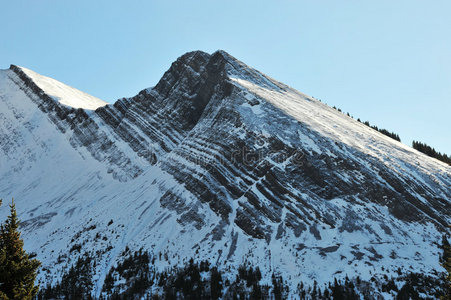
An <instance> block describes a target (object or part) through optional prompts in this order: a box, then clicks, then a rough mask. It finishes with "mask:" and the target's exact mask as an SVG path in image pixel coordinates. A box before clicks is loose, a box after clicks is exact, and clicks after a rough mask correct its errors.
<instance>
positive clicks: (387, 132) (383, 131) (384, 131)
mask: <svg viewBox="0 0 451 300" xmlns="http://www.w3.org/2000/svg"><path fill="white" fill-rule="evenodd" d="M333 108H334V109H336V110H338V111H339V112H341V109H339V108H336V107H335V106H334V107H333ZM346 115H347V116H348V117H350V118H352V116H351V115H350V114H349V113H346ZM357 121H358V122H360V123H362V121H361V120H360V118H357ZM363 124H365V125H366V126H368V127H371V128H373V129H374V130H377V131H379V132H380V133H382V134H384V135H386V136H388V137H391V138H392V139H394V140H397V141H398V142H400V141H401V138H400V137H399V135H398V134H396V133H394V132H390V131H388V130H387V129H383V128H378V127H377V126H375V125H370V122H368V121H365V122H363Z"/></svg>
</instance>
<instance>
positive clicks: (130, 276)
mask: <svg viewBox="0 0 451 300" xmlns="http://www.w3.org/2000/svg"><path fill="white" fill-rule="evenodd" d="M126 255H127V256H126ZM122 256H126V257H125V259H124V260H123V261H122V262H121V263H119V264H118V265H117V267H113V268H111V270H110V271H109V272H108V274H107V275H106V277H105V281H104V284H103V289H102V292H104V293H105V294H106V295H107V297H110V299H134V298H140V297H141V296H143V295H144V294H145V292H146V291H147V289H149V287H151V286H152V285H153V284H154V281H153V279H154V275H155V274H154V272H153V270H152V269H151V268H150V266H149V264H150V257H149V253H147V251H142V249H141V250H139V251H136V252H135V253H131V252H130V250H129V249H128V247H127V248H126V250H125V251H124V252H123V253H122ZM119 279H122V280H124V279H125V284H121V285H117V286H115V285H114V283H115V281H116V280H119ZM121 290H122V292H121Z"/></svg>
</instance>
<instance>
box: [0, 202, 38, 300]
mask: <svg viewBox="0 0 451 300" xmlns="http://www.w3.org/2000/svg"><path fill="white" fill-rule="evenodd" d="M0 205H1V200H0ZM10 209H11V214H10V215H9V216H8V218H7V220H6V222H5V223H4V224H2V225H1V227H0V299H32V298H33V296H35V295H36V293H37V292H38V290H39V287H38V286H35V285H34V282H35V279H36V275H37V273H36V272H37V270H38V268H39V266H40V262H39V261H38V260H36V259H30V257H29V256H28V254H27V253H26V252H25V250H24V249H23V241H22V239H21V237H20V232H19V230H18V229H19V220H18V218H17V213H16V207H15V205H14V200H13V201H12V203H11V205H10Z"/></svg>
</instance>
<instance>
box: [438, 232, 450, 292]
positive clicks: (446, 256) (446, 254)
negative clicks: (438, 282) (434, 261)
mask: <svg viewBox="0 0 451 300" xmlns="http://www.w3.org/2000/svg"><path fill="white" fill-rule="evenodd" d="M442 250H443V255H442V257H441V258H440V263H441V264H442V266H443V267H444V268H445V270H446V272H447V274H446V278H445V282H446V283H445V284H446V291H445V294H446V295H445V296H444V297H443V298H444V299H451V246H450V244H449V242H448V238H447V237H446V236H445V235H444V236H443V239H442Z"/></svg>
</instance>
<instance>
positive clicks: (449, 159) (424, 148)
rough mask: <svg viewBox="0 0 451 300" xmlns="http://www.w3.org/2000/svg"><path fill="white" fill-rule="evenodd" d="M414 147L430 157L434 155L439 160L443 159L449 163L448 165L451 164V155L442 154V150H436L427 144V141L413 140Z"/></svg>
mask: <svg viewBox="0 0 451 300" xmlns="http://www.w3.org/2000/svg"><path fill="white" fill-rule="evenodd" d="M412 148H413V149H416V150H418V151H420V152H423V153H424V154H426V155H428V156H430V157H434V158H436V159H438V160H441V161H443V162H445V163H447V164H448V165H451V157H450V156H448V155H446V154H445V153H443V154H442V153H440V152H437V151H435V149H434V148H432V147H431V146H428V145H426V144H425V143H421V142H417V141H413V142H412Z"/></svg>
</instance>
